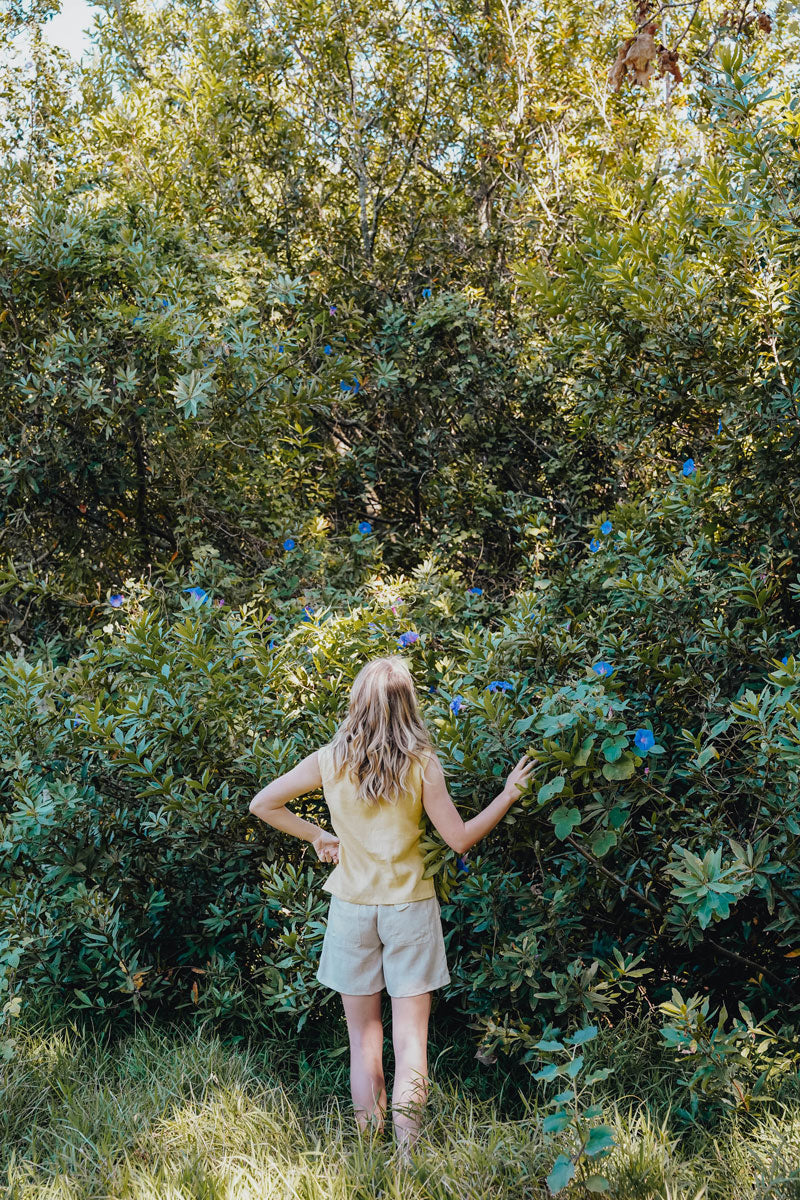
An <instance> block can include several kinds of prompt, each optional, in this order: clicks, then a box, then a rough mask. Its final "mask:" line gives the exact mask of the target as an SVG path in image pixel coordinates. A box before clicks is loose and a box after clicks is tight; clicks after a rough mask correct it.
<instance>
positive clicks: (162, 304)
mask: <svg viewBox="0 0 800 1200" xmlns="http://www.w3.org/2000/svg"><path fill="white" fill-rule="evenodd" d="M161 307H162V308H169V300H162V301H161Z"/></svg>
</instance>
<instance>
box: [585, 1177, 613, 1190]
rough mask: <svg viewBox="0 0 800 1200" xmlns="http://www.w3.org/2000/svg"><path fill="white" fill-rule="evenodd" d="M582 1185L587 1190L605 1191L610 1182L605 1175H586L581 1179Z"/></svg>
mask: <svg viewBox="0 0 800 1200" xmlns="http://www.w3.org/2000/svg"><path fill="white" fill-rule="evenodd" d="M583 1186H584V1187H585V1188H586V1190H587V1192H607V1191H608V1189H609V1188H610V1187H611V1184H610V1183H609V1182H608V1180H607V1179H606V1177H605V1175H587V1177H586V1178H585V1179H584V1181H583Z"/></svg>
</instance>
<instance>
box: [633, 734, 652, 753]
mask: <svg viewBox="0 0 800 1200" xmlns="http://www.w3.org/2000/svg"><path fill="white" fill-rule="evenodd" d="M633 744H634V746H635V747H636V749H637V750H638V751H639V753H640V754H647V752H648V751H649V750H652V748H653V746H655V744H656V739H655V738H654V737H653V733H652V730H650V729H637V730H636V733H635V734H634V735H633Z"/></svg>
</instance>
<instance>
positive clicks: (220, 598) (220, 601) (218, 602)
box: [217, 596, 225, 604]
mask: <svg viewBox="0 0 800 1200" xmlns="http://www.w3.org/2000/svg"><path fill="white" fill-rule="evenodd" d="M224 603H225V601H224V600H223V599H222V596H217V604H224Z"/></svg>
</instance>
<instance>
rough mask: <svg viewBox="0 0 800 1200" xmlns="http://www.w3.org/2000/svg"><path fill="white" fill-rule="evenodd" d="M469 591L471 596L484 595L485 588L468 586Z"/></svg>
mask: <svg viewBox="0 0 800 1200" xmlns="http://www.w3.org/2000/svg"><path fill="white" fill-rule="evenodd" d="M467 591H468V592H469V594H470V596H482V595H483V588H479V587H471V588H467Z"/></svg>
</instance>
